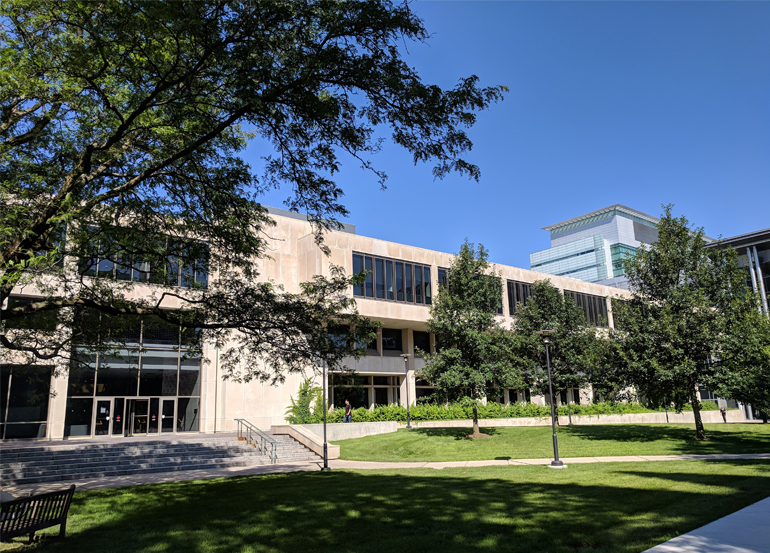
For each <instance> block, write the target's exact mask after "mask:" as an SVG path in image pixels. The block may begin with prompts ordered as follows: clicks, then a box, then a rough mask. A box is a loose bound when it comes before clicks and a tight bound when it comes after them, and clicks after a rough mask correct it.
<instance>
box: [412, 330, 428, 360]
mask: <svg viewBox="0 0 770 553" xmlns="http://www.w3.org/2000/svg"><path fill="white" fill-rule="evenodd" d="M412 335H413V336H414V350H415V352H414V353H415V355H420V354H419V353H418V351H417V350H420V351H423V352H425V353H430V334H428V333H427V332H420V331H419V330H415V331H414V332H412Z"/></svg>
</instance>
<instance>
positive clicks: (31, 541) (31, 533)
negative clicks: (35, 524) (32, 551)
mask: <svg viewBox="0 0 770 553" xmlns="http://www.w3.org/2000/svg"><path fill="white" fill-rule="evenodd" d="M34 541H35V533H34V532H30V534H29V543H34Z"/></svg>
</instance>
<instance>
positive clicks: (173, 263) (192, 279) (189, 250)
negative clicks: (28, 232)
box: [78, 229, 209, 288]
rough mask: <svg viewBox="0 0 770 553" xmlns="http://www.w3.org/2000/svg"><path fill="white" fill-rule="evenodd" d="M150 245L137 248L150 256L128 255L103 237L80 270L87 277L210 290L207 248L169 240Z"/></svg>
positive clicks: (84, 257) (83, 258) (91, 246)
mask: <svg viewBox="0 0 770 553" xmlns="http://www.w3.org/2000/svg"><path fill="white" fill-rule="evenodd" d="M89 230H94V231H95V229H89ZM151 242H152V243H151V244H147V245H144V247H139V248H137V249H138V250H146V251H147V252H151V253H142V254H140V253H137V252H128V251H126V250H125V249H123V248H121V247H120V246H119V245H116V244H115V243H114V241H113V240H111V239H110V237H109V234H108V233H102V234H101V235H100V237H99V238H98V239H93V240H92V241H91V243H90V244H89V246H88V250H87V251H86V252H84V254H83V255H81V256H80V260H79V261H78V269H79V271H80V273H81V274H83V275H85V276H93V277H102V278H115V279H118V280H132V281H135V282H148V283H151V284H165V285H168V286H181V287H183V288H190V287H194V286H195V287H202V288H205V287H206V286H208V258H209V253H208V252H209V248H208V245H206V244H204V243H202V242H198V241H194V240H183V239H176V238H172V237H168V236H161V237H158V238H157V239H155V240H154V241H153V240H151Z"/></svg>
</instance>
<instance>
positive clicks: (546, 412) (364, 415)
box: [313, 401, 718, 423]
mask: <svg viewBox="0 0 770 553" xmlns="http://www.w3.org/2000/svg"><path fill="white" fill-rule="evenodd" d="M701 406H702V409H704V410H707V411H710V410H713V409H718V407H717V406H716V404H715V403H713V402H710V401H706V402H703V403H702V404H701ZM712 406H713V407H712ZM688 407H690V406H688ZM571 409H572V414H573V415H593V416H596V415H625V414H633V413H656V412H658V411H662V409H661V410H656V409H648V408H646V407H644V406H643V405H640V404H639V403H591V404H588V405H574V404H573V405H571ZM685 410H690V411H692V407H690V408H689V409H685ZM670 411H671V412H674V410H673V409H671V410H670ZM478 412H479V418H480V419H508V418H517V417H550V416H551V409H550V407H548V406H543V405H536V404H534V403H515V404H511V405H502V404H500V403H489V404H487V405H479V406H478ZM409 415H410V417H411V419H412V420H413V421H418V422H419V421H448V420H467V419H471V418H472V408H471V407H470V406H466V405H461V404H459V403H452V404H449V405H435V404H418V405H413V406H412V407H410V408H409ZM559 416H565V417H566V416H567V406H566V405H562V406H560V407H559ZM343 417H344V411H343V409H342V408H338V409H334V410H333V411H330V412H329V413H328V415H327V419H326V420H327V421H328V422H342V420H343ZM353 420H354V421H355V422H380V421H398V422H406V409H405V408H404V407H401V406H400V405H388V406H378V407H375V408H374V410H373V411H370V410H369V409H364V408H359V409H354V410H353ZM322 421H323V414H322V413H321V412H320V411H318V410H316V411H315V412H314V413H313V422H317V423H318V422H322Z"/></svg>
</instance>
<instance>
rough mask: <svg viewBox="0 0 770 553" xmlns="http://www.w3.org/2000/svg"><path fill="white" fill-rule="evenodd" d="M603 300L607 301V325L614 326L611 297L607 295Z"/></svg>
mask: <svg viewBox="0 0 770 553" xmlns="http://www.w3.org/2000/svg"><path fill="white" fill-rule="evenodd" d="M604 301H606V302H607V327H608V328H615V317H613V315H612V299H611V298H610V297H609V296H607V297H606V298H604Z"/></svg>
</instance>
